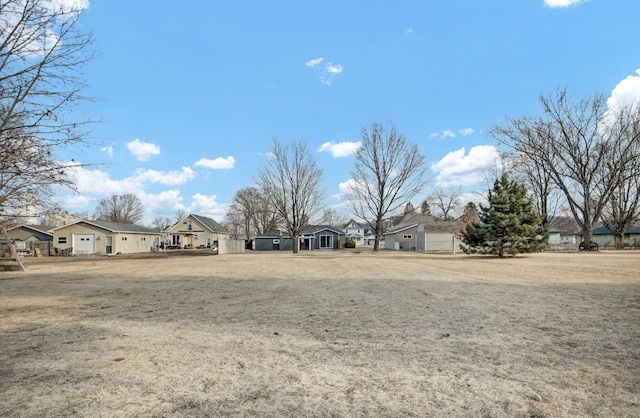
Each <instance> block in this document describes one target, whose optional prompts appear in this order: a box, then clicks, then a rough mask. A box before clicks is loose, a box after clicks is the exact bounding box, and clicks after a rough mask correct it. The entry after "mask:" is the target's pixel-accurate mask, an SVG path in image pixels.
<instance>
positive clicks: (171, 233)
mask: <svg viewBox="0 0 640 418" xmlns="http://www.w3.org/2000/svg"><path fill="white" fill-rule="evenodd" d="M164 235H165V237H166V238H165V239H164V242H163V243H162V247H163V248H218V247H219V243H220V242H221V241H222V240H226V239H231V233H230V232H228V231H226V230H225V229H224V228H223V227H222V226H221V225H220V224H219V223H218V222H216V221H215V220H213V219H211V218H207V217H205V216H200V215H194V214H190V215H188V216H187V217H185V218H184V219H182V220H180V221H179V222H176V223H175V224H174V225H173V226H171V227H169V228H168V229H167V230H166V231H165V233H164Z"/></svg>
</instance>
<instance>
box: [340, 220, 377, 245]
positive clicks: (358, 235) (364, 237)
mask: <svg viewBox="0 0 640 418" xmlns="http://www.w3.org/2000/svg"><path fill="white" fill-rule="evenodd" d="M344 232H345V237H346V239H351V240H353V241H355V243H356V247H360V246H363V245H373V243H374V241H375V239H376V231H374V230H373V228H371V227H370V226H369V224H366V223H365V224H360V223H358V222H356V221H354V220H353V219H352V220H350V221H349V222H348V223H347V224H346V225H345V227H344Z"/></svg>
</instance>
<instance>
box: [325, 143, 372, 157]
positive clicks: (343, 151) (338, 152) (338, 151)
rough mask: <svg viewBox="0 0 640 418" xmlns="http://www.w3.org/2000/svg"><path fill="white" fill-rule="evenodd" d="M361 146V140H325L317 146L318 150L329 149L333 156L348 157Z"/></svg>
mask: <svg viewBox="0 0 640 418" xmlns="http://www.w3.org/2000/svg"><path fill="white" fill-rule="evenodd" d="M360 146H362V142H360V141H358V142H325V143H324V144H322V145H320V148H318V151H319V152H324V151H329V152H330V153H331V155H332V156H333V157H335V158H340V157H350V156H352V155H354V154H355V153H356V152H357V151H358V149H359V148H360Z"/></svg>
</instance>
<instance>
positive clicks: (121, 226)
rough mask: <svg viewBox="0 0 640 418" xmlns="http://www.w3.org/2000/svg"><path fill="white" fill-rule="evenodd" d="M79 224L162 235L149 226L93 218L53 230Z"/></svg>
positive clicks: (133, 232) (56, 229)
mask: <svg viewBox="0 0 640 418" xmlns="http://www.w3.org/2000/svg"><path fill="white" fill-rule="evenodd" d="M77 224H87V225H91V226H95V227H98V228H102V229H106V230H107V231H110V232H127V233H130V234H154V235H160V233H159V232H158V231H155V230H153V229H151V228H147V227H146V226H140V225H134V224H124V223H119V222H109V221H100V220H91V221H88V220H81V221H77V222H73V223H70V224H67V225H64V226H59V227H57V228H54V229H53V231H58V230H60V229H63V228H67V227H69V226H71V225H77Z"/></svg>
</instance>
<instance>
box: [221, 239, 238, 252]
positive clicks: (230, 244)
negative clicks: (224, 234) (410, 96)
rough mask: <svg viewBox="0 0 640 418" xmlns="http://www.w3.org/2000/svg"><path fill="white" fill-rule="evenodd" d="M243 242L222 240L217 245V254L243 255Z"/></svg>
mask: <svg viewBox="0 0 640 418" xmlns="http://www.w3.org/2000/svg"><path fill="white" fill-rule="evenodd" d="M244 248H245V242H244V240H243V239H223V240H220V242H219V244H218V254H239V253H243V252H244Z"/></svg>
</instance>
